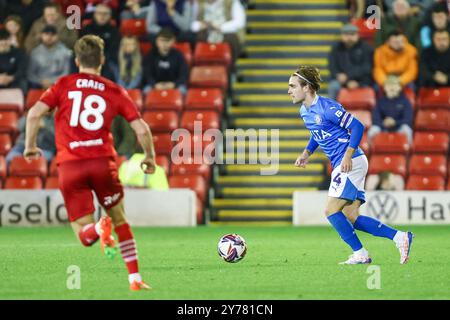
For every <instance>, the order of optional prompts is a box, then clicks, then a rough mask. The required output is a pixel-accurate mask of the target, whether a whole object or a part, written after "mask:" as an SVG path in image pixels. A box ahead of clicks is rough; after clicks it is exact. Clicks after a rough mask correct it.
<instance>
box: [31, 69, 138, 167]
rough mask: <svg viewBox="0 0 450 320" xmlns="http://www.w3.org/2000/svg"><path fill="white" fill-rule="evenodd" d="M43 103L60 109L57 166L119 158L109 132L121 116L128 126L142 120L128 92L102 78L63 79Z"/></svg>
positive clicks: (87, 76)
mask: <svg viewBox="0 0 450 320" xmlns="http://www.w3.org/2000/svg"><path fill="white" fill-rule="evenodd" d="M40 101H42V102H43V103H45V104H46V105H48V106H49V107H50V109H54V108H57V111H56V114H55V141H56V149H57V155H56V162H57V163H61V162H65V161H71V160H79V159H87V158H98V157H108V156H116V150H115V149H114V142H113V137H112V134H111V131H110V128H111V123H112V121H113V120H114V117H115V116H116V115H117V114H119V115H121V116H123V117H124V118H125V119H126V120H127V121H128V122H131V121H133V120H135V119H138V118H140V114H139V111H138V109H137V108H136V105H135V104H134V102H133V101H132V100H131V98H130V97H129V95H128V93H127V91H126V90H125V89H123V88H122V87H120V86H119V85H117V84H115V83H114V82H112V81H110V80H108V79H106V78H103V77H101V76H97V75H93V74H88V73H77V74H72V75H68V76H65V77H61V78H60V79H58V81H57V82H56V83H55V84H54V85H53V86H52V87H50V88H49V89H47V91H45V92H44V94H43V95H42V96H41V98H40Z"/></svg>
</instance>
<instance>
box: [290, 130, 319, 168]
mask: <svg viewBox="0 0 450 320" xmlns="http://www.w3.org/2000/svg"><path fill="white" fill-rule="evenodd" d="M318 146H319V144H318V143H317V142H316V140H314V138H313V137H311V138H309V142H308V145H307V146H306V148H305V150H303V153H302V154H301V155H300V156H299V157H298V158H297V160H295V165H296V166H297V167H301V168H306V165H307V164H308V159H309V157H310V156H311V155H312V154H313V153H314V151H315V150H316V149H317V147H318Z"/></svg>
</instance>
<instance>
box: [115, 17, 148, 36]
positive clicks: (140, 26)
mask: <svg viewBox="0 0 450 320" xmlns="http://www.w3.org/2000/svg"><path fill="white" fill-rule="evenodd" d="M120 33H121V34H122V35H123V36H136V37H141V36H144V35H145V34H146V33H147V30H146V27H145V19H126V20H122V22H121V23H120Z"/></svg>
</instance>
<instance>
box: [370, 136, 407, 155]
mask: <svg viewBox="0 0 450 320" xmlns="http://www.w3.org/2000/svg"><path fill="white" fill-rule="evenodd" d="M371 151H372V152H373V154H380V153H401V154H407V153H408V152H409V143H408V138H407V137H406V135H405V134H403V133H399V132H380V133H379V134H377V135H376V136H375V137H374V138H373V140H372V148H371Z"/></svg>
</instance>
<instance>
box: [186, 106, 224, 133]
mask: <svg viewBox="0 0 450 320" xmlns="http://www.w3.org/2000/svg"><path fill="white" fill-rule="evenodd" d="M197 121H200V122H201V129H202V132H204V131H206V130H208V129H211V128H212V129H220V120H219V115H218V114H217V112H215V111H185V112H183V115H182V117H181V123H180V126H181V127H182V128H186V129H188V130H189V131H191V132H194V125H195V122H197Z"/></svg>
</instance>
